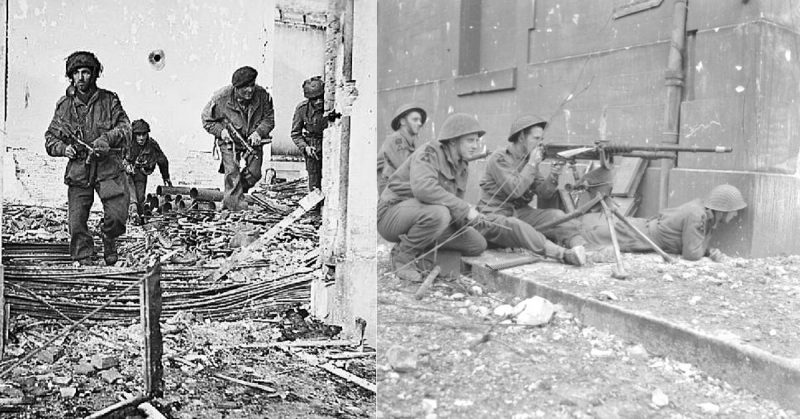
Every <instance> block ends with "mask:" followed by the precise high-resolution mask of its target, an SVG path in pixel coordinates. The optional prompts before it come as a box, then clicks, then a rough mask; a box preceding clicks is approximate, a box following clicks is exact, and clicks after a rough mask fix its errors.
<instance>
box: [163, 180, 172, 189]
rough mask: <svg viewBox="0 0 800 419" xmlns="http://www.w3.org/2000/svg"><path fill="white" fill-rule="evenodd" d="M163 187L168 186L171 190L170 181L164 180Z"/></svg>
mask: <svg viewBox="0 0 800 419" xmlns="http://www.w3.org/2000/svg"><path fill="white" fill-rule="evenodd" d="M164 186H169V187H170V188H171V187H172V181H171V180H169V179H164Z"/></svg>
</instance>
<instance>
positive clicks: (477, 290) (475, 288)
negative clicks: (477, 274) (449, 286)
mask: <svg viewBox="0 0 800 419" xmlns="http://www.w3.org/2000/svg"><path fill="white" fill-rule="evenodd" d="M470 292H471V293H472V295H483V288H481V287H479V286H477V285H473V286H472V288H470Z"/></svg>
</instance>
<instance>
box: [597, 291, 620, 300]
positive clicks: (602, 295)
mask: <svg viewBox="0 0 800 419" xmlns="http://www.w3.org/2000/svg"><path fill="white" fill-rule="evenodd" d="M597 299H598V300H609V301H617V300H619V298H617V296H616V294H614V293H613V292H611V291H600V292H599V293H598V294H597Z"/></svg>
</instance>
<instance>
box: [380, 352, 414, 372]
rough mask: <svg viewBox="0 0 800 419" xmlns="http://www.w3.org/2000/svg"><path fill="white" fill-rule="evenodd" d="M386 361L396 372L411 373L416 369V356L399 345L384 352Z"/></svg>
mask: <svg viewBox="0 0 800 419" xmlns="http://www.w3.org/2000/svg"><path fill="white" fill-rule="evenodd" d="M386 359H387V360H388V361H389V365H391V366H392V369H393V370H395V371H397V372H411V371H414V370H416V369H417V356H416V355H415V354H414V353H413V352H411V351H409V350H408V349H405V348H403V347H402V346H399V345H395V346H392V347H391V348H389V350H388V351H386Z"/></svg>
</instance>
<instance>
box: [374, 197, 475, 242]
mask: <svg viewBox="0 0 800 419" xmlns="http://www.w3.org/2000/svg"><path fill="white" fill-rule="evenodd" d="M457 232H458V235H455V233H457ZM378 233H379V234H380V235H381V237H383V238H384V239H386V240H388V241H390V242H395V243H399V244H398V245H397V246H398V251H400V252H404V253H408V254H411V255H415V256H416V255H419V254H422V253H424V252H425V251H427V250H429V249H430V248H432V247H433V246H434V245H435V244H436V243H437V242H438V243H440V244H442V245H441V247H440V249H443V250H456V251H459V252H461V254H463V255H465V256H477V255H480V254H481V253H483V251H484V250H486V239H485V238H484V237H483V236H482V235H481V234H480V233H479V232H478V231H477V230H475V229H474V228H472V227H466V228H463V229H459V228H458V227H457V226H456V225H454V224H453V223H452V216H451V215H450V210H449V209H448V208H447V207H445V206H443V205H429V204H423V203H422V202H420V201H418V200H416V199H413V198H412V199H407V200H405V201H401V202H398V203H394V204H386V203H384V202H381V203H380V204H378Z"/></svg>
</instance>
